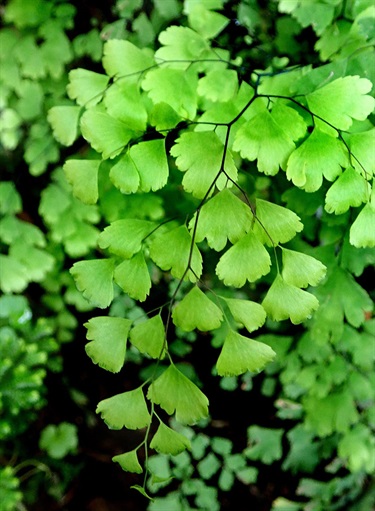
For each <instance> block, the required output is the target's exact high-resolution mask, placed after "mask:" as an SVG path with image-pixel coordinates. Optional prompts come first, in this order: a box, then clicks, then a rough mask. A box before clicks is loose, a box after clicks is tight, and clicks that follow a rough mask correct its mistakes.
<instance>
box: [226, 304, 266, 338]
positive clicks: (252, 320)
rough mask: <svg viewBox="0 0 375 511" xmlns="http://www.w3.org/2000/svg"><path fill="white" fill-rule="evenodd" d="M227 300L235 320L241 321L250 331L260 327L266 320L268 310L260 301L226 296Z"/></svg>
mask: <svg viewBox="0 0 375 511" xmlns="http://www.w3.org/2000/svg"><path fill="white" fill-rule="evenodd" d="M225 302H226V304H227V305H228V307H229V310H230V312H231V314H232V316H233V318H234V319H235V321H237V322H238V323H241V324H242V325H243V326H244V327H245V328H246V330H247V331H248V332H249V333H251V332H253V331H254V330H257V329H258V328H260V327H261V326H262V325H263V324H264V322H265V321H266V316H267V315H266V311H265V310H264V308H263V307H262V305H260V304H259V303H256V302H251V301H250V300H239V299H236V298H225Z"/></svg>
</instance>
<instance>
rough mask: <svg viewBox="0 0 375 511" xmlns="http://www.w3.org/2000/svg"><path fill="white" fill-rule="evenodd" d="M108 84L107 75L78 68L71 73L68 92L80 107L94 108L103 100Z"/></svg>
mask: <svg viewBox="0 0 375 511" xmlns="http://www.w3.org/2000/svg"><path fill="white" fill-rule="evenodd" d="M108 82H109V77H108V76H107V75H102V74H99V73H94V72H93V71H88V70H87V69H80V68H78V69H73V70H72V71H70V73H69V83H68V85H67V88H66V90H67V92H68V95H69V97H70V98H71V99H75V100H76V101H77V103H78V104H79V105H81V106H86V107H93V106H95V105H96V104H97V103H99V102H100V101H101V100H102V98H103V94H104V92H105V90H106V87H107V85H108Z"/></svg>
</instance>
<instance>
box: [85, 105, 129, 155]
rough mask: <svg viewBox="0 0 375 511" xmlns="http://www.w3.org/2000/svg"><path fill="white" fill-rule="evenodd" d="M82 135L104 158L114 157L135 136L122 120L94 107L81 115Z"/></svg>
mask: <svg viewBox="0 0 375 511" xmlns="http://www.w3.org/2000/svg"><path fill="white" fill-rule="evenodd" d="M81 131H82V136H83V137H84V138H85V139H86V140H87V141H88V142H89V143H90V144H91V146H92V147H93V148H94V149H95V151H97V152H98V153H102V156H103V158H104V159H107V158H114V157H115V156H117V155H118V154H119V153H121V151H122V150H123V149H124V147H125V146H126V145H127V144H128V142H129V141H130V140H131V138H132V137H133V136H134V133H133V131H132V130H131V129H130V128H129V127H128V126H127V125H126V124H125V123H123V122H122V121H119V120H118V119H115V118H114V117H111V116H110V115H108V114H107V113H105V112H103V110H102V108H101V107H93V108H90V109H89V110H86V112H85V113H84V114H83V115H82V117H81Z"/></svg>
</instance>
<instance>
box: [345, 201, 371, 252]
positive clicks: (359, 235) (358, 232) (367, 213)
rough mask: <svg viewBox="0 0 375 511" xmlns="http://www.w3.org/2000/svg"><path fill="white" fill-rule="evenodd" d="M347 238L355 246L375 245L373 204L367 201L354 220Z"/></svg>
mask: <svg viewBox="0 0 375 511" xmlns="http://www.w3.org/2000/svg"><path fill="white" fill-rule="evenodd" d="M349 240H350V243H351V245H354V246H355V247H357V248H366V247H371V248H372V247H375V206H373V205H372V204H371V202H369V203H367V204H366V205H365V206H364V208H363V209H362V210H361V211H360V213H359V215H358V216H357V218H356V219H355V220H354V222H353V224H352V226H351V228H350V235H349Z"/></svg>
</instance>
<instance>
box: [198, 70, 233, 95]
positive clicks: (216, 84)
mask: <svg viewBox="0 0 375 511" xmlns="http://www.w3.org/2000/svg"><path fill="white" fill-rule="evenodd" d="M237 88H238V78H237V72H236V71H234V70H228V69H222V70H218V69H215V70H213V71H209V72H208V73H207V74H206V76H204V77H203V78H201V79H200V80H199V83H198V94H199V95H200V96H203V97H205V98H207V99H209V100H211V101H220V102H224V101H229V100H231V99H232V98H233V96H235V94H236V93H237Z"/></svg>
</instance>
